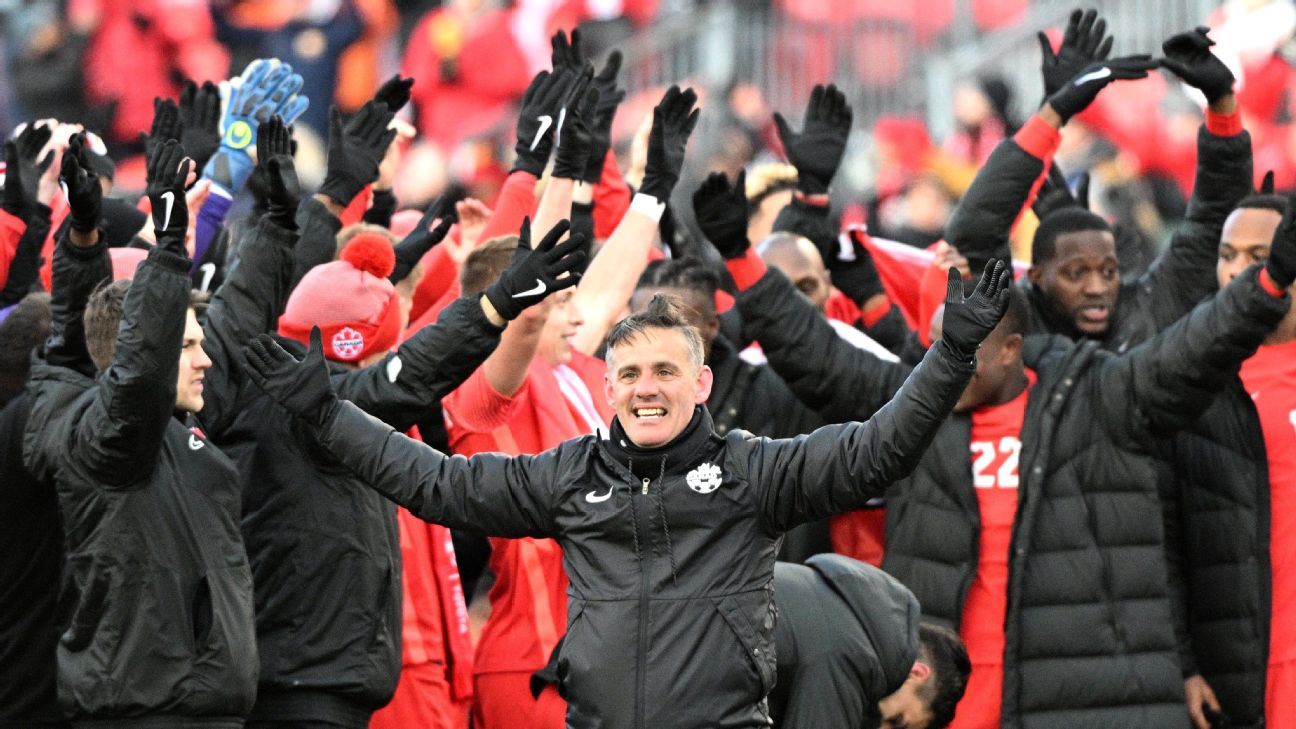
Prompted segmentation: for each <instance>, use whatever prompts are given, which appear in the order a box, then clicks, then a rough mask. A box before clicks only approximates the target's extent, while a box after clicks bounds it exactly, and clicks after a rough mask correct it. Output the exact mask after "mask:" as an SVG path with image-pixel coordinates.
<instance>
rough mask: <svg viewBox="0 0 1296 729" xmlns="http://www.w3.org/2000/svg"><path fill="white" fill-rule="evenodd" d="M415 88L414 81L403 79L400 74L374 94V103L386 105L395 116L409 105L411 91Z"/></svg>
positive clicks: (388, 80)
mask: <svg viewBox="0 0 1296 729" xmlns="http://www.w3.org/2000/svg"><path fill="white" fill-rule="evenodd" d="M413 88H414V79H412V78H401V77H400V74H396V75H395V76H392V77H391V78H389V79H387V80H386V81H384V82H383V85H382V86H379V87H378V92H377V93H375V94H374V101H381V102H382V103H384V104H386V105H387V110H388V111H390V112H391V113H393V114H395V113H396V112H398V111H400V110H401V109H402V108H404V107H405V105H406V104H408V103H409V100H410V90H411V89H413Z"/></svg>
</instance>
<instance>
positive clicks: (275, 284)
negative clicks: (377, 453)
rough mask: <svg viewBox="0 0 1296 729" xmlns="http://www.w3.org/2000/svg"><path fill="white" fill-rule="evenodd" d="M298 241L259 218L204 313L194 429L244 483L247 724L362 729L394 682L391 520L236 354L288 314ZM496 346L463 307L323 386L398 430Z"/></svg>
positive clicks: (482, 322)
mask: <svg viewBox="0 0 1296 729" xmlns="http://www.w3.org/2000/svg"><path fill="white" fill-rule="evenodd" d="M315 205H318V203H315ZM306 229H307V228H306V227H305V226H303V230H306ZM296 239H297V236H296V235H295V234H294V233H292V232H290V231H287V230H285V229H283V228H280V227H279V226H277V225H275V224H274V223H273V222H271V221H270V220H269V219H268V218H263V219H262V220H261V221H260V222H259V223H258V225H257V227H255V228H254V229H253V230H252V231H251V233H250V234H249V235H248V236H247V237H246V238H245V239H244V241H243V242H242V244H241V245H240V247H239V263H238V265H237V266H235V267H233V269H232V270H231V271H230V272H229V276H228V278H227V279H226V282H225V285H224V286H223V287H222V288H221V289H220V290H219V291H218V292H217V293H216V296H215V297H214V298H213V300H212V304H211V307H210V308H209V310H208V315H207V324H206V326H205V332H206V334H207V347H206V349H207V352H208V354H209V355H211V358H212V362H213V366H212V368H211V369H210V370H209V371H208V375H207V378H206V380H207V388H206V389H207V405H206V407H204V408H203V411H202V413H201V414H200V416H199V417H200V420H201V422H202V425H203V427H204V428H205V429H206V431H207V433H208V435H209V436H210V437H211V439H212V441H213V442H215V443H217V444H219V445H220V447H221V448H222V450H224V451H225V452H226V453H228V454H229V456H230V458H231V459H232V460H233V461H234V463H235V465H236V466H237V468H238V472H239V476H240V480H241V482H242V483H243V484H244V492H243V518H242V529H243V535H244V539H245V540H246V543H247V550H248V557H249V559H250V561H251V564H252V574H253V576H254V578H255V583H256V620H257V640H258V642H259V644H260V647H261V681H260V687H259V692H258V695H257V704H256V707H255V709H254V710H253V712H252V716H251V718H252V719H256V720H267V721H278V720H285V721H286V720H297V721H332V722H336V723H341V724H343V725H347V726H358V727H363V726H367V725H368V722H369V715H370V714H371V713H372V712H373V711H374V710H376V709H378V708H380V707H382V706H383V705H385V704H386V703H387V702H388V701H389V700H390V699H391V696H392V694H393V692H394V691H395V690H396V682H397V679H398V678H399V674H400V665H401V646H400V637H401V613H400V609H401V563H400V539H399V533H398V531H397V526H396V510H395V507H394V506H392V504H391V503H389V502H388V501H386V500H385V499H383V498H382V497H380V496H379V495H377V494H376V493H374V492H373V491H371V490H370V489H366V488H363V487H362V485H361V484H362V481H361V480H360V479H359V478H358V477H357V476H356V475H355V474H353V473H351V472H350V471H348V470H347V469H345V468H343V467H342V466H341V465H340V464H338V463H337V462H336V461H335V459H334V458H333V457H332V456H331V455H330V454H328V453H327V452H323V451H320V450H319V449H317V448H315V447H314V446H313V445H312V444H311V443H310V442H309V440H308V439H305V438H303V437H302V435H301V433H300V431H299V429H298V428H297V427H296V425H295V424H294V422H293V420H292V418H291V417H290V416H289V415H288V414H287V413H286V412H284V411H283V410H282V409H281V408H280V407H279V406H278V405H277V404H275V402H274V401H273V400H271V399H270V398H269V397H267V396H266V395H265V393H263V392H262V391H261V390H260V389H259V388H257V387H256V386H255V385H253V384H252V383H251V382H249V381H248V380H247V378H246V377H245V376H244V371H243V368H242V365H241V357H242V354H241V353H242V348H243V347H244V346H245V345H246V344H247V342H248V340H250V339H251V338H252V337H253V336H255V335H257V334H259V333H262V332H268V331H272V330H273V328H274V322H275V319H276V318H277V316H278V314H279V312H280V311H281V310H282V308H283V306H284V304H285V303H286V301H287V296H288V293H289V291H290V288H289V286H290V283H291V278H292V277H293V276H294V275H295V274H294V265H293V264H294V259H300V256H301V251H298V250H295V248H294V243H295V242H296ZM315 243H318V241H316V242H315ZM300 245H307V244H306V242H305V241H303V242H302V243H301V244H300ZM321 247H322V246H321ZM302 273H304V271H302ZM498 340H499V330H498V329H497V328H496V327H494V326H493V325H491V324H490V322H488V321H487V320H486V318H485V315H484V314H483V313H482V311H481V307H480V305H479V304H478V302H477V301H475V300H467V299H464V300H460V301H457V302H455V303H453V304H451V305H450V307H448V308H447V309H446V311H445V312H444V313H443V314H442V315H441V318H440V320H439V321H438V322H437V324H436V325H435V326H431V327H427V328H425V329H424V330H422V331H420V332H419V333H418V334H416V335H415V336H414V337H411V338H410V339H409V340H408V341H406V342H405V343H403V344H402V345H401V347H400V349H399V350H398V351H397V352H393V353H391V354H389V355H388V356H387V357H386V358H385V359H383V360H382V361H380V362H378V363H377V364H374V365H372V366H370V367H367V368H365V369H360V370H350V369H346V368H344V367H342V366H340V365H339V366H336V367H335V368H334V387H335V388H336V389H337V390H338V392H339V394H340V395H341V397H344V398H347V399H349V400H351V401H352V402H355V403H356V404H357V405H359V406H360V407H362V408H364V409H365V410H366V411H367V412H370V413H373V414H375V415H377V416H379V417H381V418H382V419H383V420H385V421H386V422H388V423H389V424H390V425H392V426H393V427H396V428H398V429H401V430H405V429H408V428H409V427H410V426H411V425H413V424H414V423H415V422H416V421H417V420H418V418H419V417H421V416H422V415H423V414H424V413H425V412H426V411H427V408H428V405H429V403H435V402H437V401H439V400H440V399H441V398H442V397H444V396H445V395H446V394H447V393H449V392H450V391H451V390H453V389H454V388H455V387H456V386H458V384H459V383H460V382H462V381H463V380H464V379H466V378H467V376H468V375H469V374H471V373H472V371H473V370H474V369H476V367H477V365H479V364H480V363H481V362H482V361H483V360H484V359H485V358H486V357H487V356H488V355H489V354H490V352H491V351H492V350H493V349H494V347H495V345H496V343H497V342H498ZM281 343H282V344H283V345H284V346H285V347H287V348H288V349H289V350H291V351H293V352H294V353H295V354H297V355H298V356H301V355H302V354H303V352H304V348H303V347H302V345H301V344H300V343H298V342H295V341H288V340H283V341H282V342H281Z"/></svg>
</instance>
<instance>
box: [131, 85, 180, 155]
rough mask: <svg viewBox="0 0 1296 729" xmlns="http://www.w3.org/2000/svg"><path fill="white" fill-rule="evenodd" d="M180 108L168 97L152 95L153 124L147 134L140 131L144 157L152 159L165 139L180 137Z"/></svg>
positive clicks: (177, 138)
mask: <svg viewBox="0 0 1296 729" xmlns="http://www.w3.org/2000/svg"><path fill="white" fill-rule="evenodd" d="M181 129H182V128H181V126H180V108H179V107H178V106H176V103H175V102H174V101H172V100H170V99H160V98H158V97H156V96H155V97H153V125H152V126H151V127H149V131H148V134H144V133H142V132H141V133H140V141H141V142H143V143H144V159H152V158H153V155H154V154H156V153H157V150H158V148H159V147H161V146H162V145H163V144H165V143H166V142H167V141H169V140H172V139H175V140H179V139H180V132H181Z"/></svg>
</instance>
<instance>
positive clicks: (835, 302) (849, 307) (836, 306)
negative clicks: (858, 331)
mask: <svg viewBox="0 0 1296 729" xmlns="http://www.w3.org/2000/svg"><path fill="white" fill-rule="evenodd" d="M824 314H825V315H826V316H827V317H828V318H829V319H836V320H837V321H839V322H842V323H844V324H850V325H851V326H854V325H855V322H857V321H859V319H860V308H859V306H857V305H856V304H855V302H854V301H851V299H850V297H849V296H847V295H846V294H843V293H842V292H841V291H839V290H838V289H833V290H832V291H831V292H830V293H829V294H828V302H827V304H825V305H824Z"/></svg>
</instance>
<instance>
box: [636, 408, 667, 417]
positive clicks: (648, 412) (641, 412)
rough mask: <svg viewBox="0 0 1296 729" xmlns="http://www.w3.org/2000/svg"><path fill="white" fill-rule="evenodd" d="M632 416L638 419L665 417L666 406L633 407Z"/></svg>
mask: <svg viewBox="0 0 1296 729" xmlns="http://www.w3.org/2000/svg"><path fill="white" fill-rule="evenodd" d="M633 412H634V416H635V417H636V418H638V419H640V420H656V419H659V418H664V417H666V408H659V407H651V408H635V409H634V411H633Z"/></svg>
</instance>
